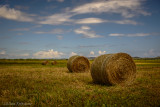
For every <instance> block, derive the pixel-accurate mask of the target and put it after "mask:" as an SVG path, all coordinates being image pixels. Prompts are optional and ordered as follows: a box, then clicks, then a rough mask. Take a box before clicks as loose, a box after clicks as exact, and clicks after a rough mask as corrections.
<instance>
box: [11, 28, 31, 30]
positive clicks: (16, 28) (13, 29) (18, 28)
mask: <svg viewBox="0 0 160 107" xmlns="http://www.w3.org/2000/svg"><path fill="white" fill-rule="evenodd" d="M29 30H30V28H16V29H11V30H10V31H29Z"/></svg>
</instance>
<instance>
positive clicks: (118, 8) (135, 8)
mask: <svg viewBox="0 0 160 107" xmlns="http://www.w3.org/2000/svg"><path fill="white" fill-rule="evenodd" d="M71 12H74V13H76V14H86V13H117V14H121V15H122V16H123V17H126V18H130V17H133V16H135V15H137V14H141V15H145V16H146V15H150V13H148V12H145V11H144V10H143V9H142V0H125V1H124V0H123V1H122V0H107V1H96V2H91V3H86V4H84V5H80V6H78V7H75V8H74V9H73V10H71Z"/></svg>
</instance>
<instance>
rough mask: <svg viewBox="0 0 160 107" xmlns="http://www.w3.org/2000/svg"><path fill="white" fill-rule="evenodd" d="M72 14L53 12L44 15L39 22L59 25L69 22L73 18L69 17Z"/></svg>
mask: <svg viewBox="0 0 160 107" xmlns="http://www.w3.org/2000/svg"><path fill="white" fill-rule="evenodd" d="M72 16H73V15H71V14H68V13H59V14H53V15H51V16H47V17H45V18H44V19H45V20H43V21H40V22H39V24H50V25H59V24H65V23H70V22H72V21H73V20H72V19H70V18H71V17H72Z"/></svg>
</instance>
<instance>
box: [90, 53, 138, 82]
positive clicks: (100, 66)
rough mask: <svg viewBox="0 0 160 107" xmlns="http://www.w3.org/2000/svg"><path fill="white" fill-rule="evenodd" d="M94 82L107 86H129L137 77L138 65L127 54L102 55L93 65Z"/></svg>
mask: <svg viewBox="0 0 160 107" xmlns="http://www.w3.org/2000/svg"><path fill="white" fill-rule="evenodd" d="M91 76H92V79H93V82H95V83H100V84H106V85H116V84H120V85H129V84H131V83H132V82H133V80H134V79H135V77H136V65H135V63H134V61H133V59H132V57H131V56H130V55H128V54H126V53H115V54H105V55H101V56H99V57H97V58H95V60H94V61H93V63H92V65H91Z"/></svg>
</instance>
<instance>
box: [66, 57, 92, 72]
mask: <svg viewBox="0 0 160 107" xmlns="http://www.w3.org/2000/svg"><path fill="white" fill-rule="evenodd" d="M67 68H68V70H69V71H70V72H89V70H90V63H89V61H88V59H87V58H86V57H84V56H78V55H75V56H72V57H70V58H69V60H68V62H67Z"/></svg>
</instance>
